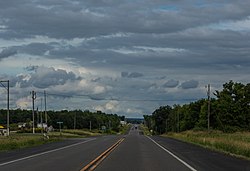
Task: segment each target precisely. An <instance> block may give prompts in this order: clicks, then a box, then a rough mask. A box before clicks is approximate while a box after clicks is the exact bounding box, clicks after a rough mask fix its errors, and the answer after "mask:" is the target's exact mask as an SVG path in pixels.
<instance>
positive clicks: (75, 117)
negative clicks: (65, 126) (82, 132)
mask: <svg viewBox="0 0 250 171" xmlns="http://www.w3.org/2000/svg"><path fill="white" fill-rule="evenodd" d="M75 129H76V111H75V116H74V130H75Z"/></svg>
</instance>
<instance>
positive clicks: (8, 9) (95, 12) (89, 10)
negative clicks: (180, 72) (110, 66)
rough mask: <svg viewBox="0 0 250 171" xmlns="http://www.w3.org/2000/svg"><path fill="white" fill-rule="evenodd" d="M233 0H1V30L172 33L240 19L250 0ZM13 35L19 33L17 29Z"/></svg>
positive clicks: (53, 33)
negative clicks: (199, 0)
mask: <svg viewBox="0 0 250 171" xmlns="http://www.w3.org/2000/svg"><path fill="white" fill-rule="evenodd" d="M233 2H234V1H227V3H225V2H221V3H215V2H214V3H211V2H210V1H204V2H203V4H202V5H203V6H202V5H200V6H199V5H194V4H193V1H191V0H189V1H177V2H173V1H171V2H170V1H167V2H166V1H157V2H151V1H147V0H145V1H135V2H134V1H123V2H119V3H118V2H117V1H108V2H106V1H102V2H96V1H70V0H68V1H67V0H63V1H41V2H39V1H28V0H26V1H22V3H20V2H17V3H8V2H1V4H0V5H1V12H0V16H1V18H3V19H5V22H3V23H4V25H6V26H7V28H8V29H7V32H5V33H4V34H3V35H6V34H8V33H9V34H8V36H10V37H11V33H17V32H16V31H17V30H18V34H19V36H20V37H22V36H23V37H25V36H26V37H30V36H34V35H43V36H44V35H47V36H49V37H55V38H66V39H72V38H75V37H92V36H98V35H108V34H113V33H117V32H125V33H127V32H129V33H150V34H151V33H171V32H176V31H182V30H185V29H188V28H192V27H194V26H196V27H197V26H203V25H207V24H209V23H215V22H219V21H221V20H229V19H230V20H238V19H243V18H245V17H246V16H248V15H250V11H249V10H248V8H247V6H249V4H250V3H249V2H247V1H244V2H239V3H233ZM149 7H150V8H149ZM171 7H174V8H172V9H171ZM173 9H174V10H173ZM239 9H240V10H239ZM128 11H130V12H129V13H128ZM197 14H199V15H197ZM218 14H220V15H218ZM170 23H171V24H170ZM100 26H101V27H100ZM14 36H15V37H18V35H17V34H14ZM10 37H9V38H10ZM5 38H7V37H5Z"/></svg>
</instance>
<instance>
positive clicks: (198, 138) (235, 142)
mask: <svg viewBox="0 0 250 171" xmlns="http://www.w3.org/2000/svg"><path fill="white" fill-rule="evenodd" d="M163 136H166V137H171V138H175V139H179V140H182V141H186V142H190V143H194V144H197V145H201V146H203V147H206V148H209V149H212V150H216V151H221V152H224V153H227V154H231V155H235V156H238V157H243V158H245V159H250V132H237V133H222V132H220V131H212V132H203V131H197V132H196V131H185V132H182V133H168V134H164V135H163Z"/></svg>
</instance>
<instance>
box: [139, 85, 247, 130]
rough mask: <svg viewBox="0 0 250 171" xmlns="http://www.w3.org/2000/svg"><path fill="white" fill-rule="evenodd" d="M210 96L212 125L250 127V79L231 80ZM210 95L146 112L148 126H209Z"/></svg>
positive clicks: (216, 126)
mask: <svg viewBox="0 0 250 171" xmlns="http://www.w3.org/2000/svg"><path fill="white" fill-rule="evenodd" d="M214 95H215V97H216V98H212V99H211V100H210V117H209V119H210V122H209V123H210V129H215V130H221V131H223V132H235V131H250V83H248V84H246V85H244V84H242V83H237V82H233V81H229V82H228V83H225V84H223V89H222V90H221V91H218V90H217V91H215V92H214ZM208 102H209V101H208V99H200V100H198V101H195V102H191V103H189V104H184V105H173V106H169V105H167V106H161V107H159V108H158V109H156V110H155V111H154V112H153V113H152V115H144V120H145V124H146V126H147V127H148V128H149V129H150V130H152V131H153V132H154V133H155V134H162V133H166V132H170V131H171V132H181V131H186V130H191V129H196V130H207V129H208Z"/></svg>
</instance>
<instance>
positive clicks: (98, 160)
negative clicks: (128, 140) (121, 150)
mask: <svg viewBox="0 0 250 171" xmlns="http://www.w3.org/2000/svg"><path fill="white" fill-rule="evenodd" d="M124 139H125V138H121V139H119V140H118V141H117V142H116V143H115V144H113V145H112V146H111V147H109V148H108V149H107V150H106V151H104V152H103V153H102V154H101V155H99V156H98V157H97V158H95V159H94V160H93V161H91V162H90V163H89V164H87V165H86V166H85V167H84V168H82V169H81V170H80V171H92V170H94V169H95V168H96V167H97V166H98V165H99V164H100V163H101V162H102V161H103V160H104V159H105V158H106V157H107V156H108V155H109V154H110V153H111V152H112V151H113V150H114V149H115V148H116V147H118V145H120V144H121V143H122V142H123V141H124Z"/></svg>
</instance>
